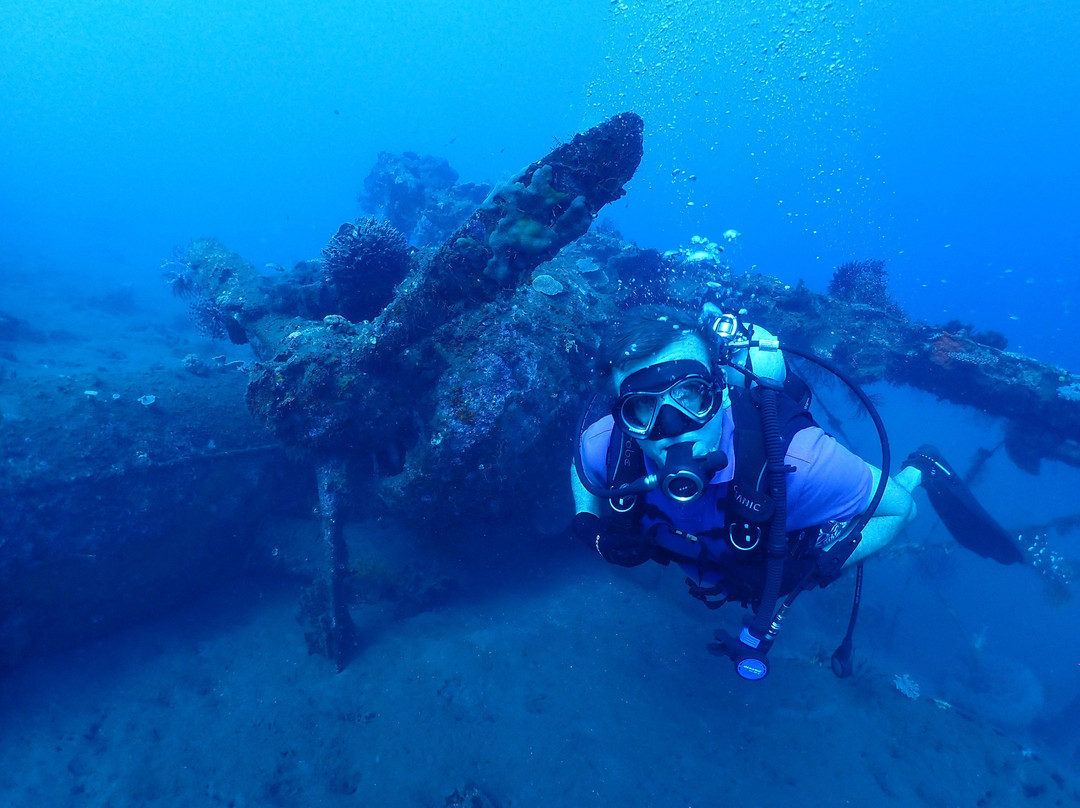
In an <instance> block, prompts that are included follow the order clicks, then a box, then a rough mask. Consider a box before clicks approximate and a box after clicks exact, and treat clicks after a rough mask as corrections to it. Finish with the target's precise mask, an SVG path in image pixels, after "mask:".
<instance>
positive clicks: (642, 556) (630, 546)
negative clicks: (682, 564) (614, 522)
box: [574, 512, 656, 567]
mask: <svg viewBox="0 0 1080 808" xmlns="http://www.w3.org/2000/svg"><path fill="white" fill-rule="evenodd" d="M574 535H575V536H577V537H578V538H579V539H581V540H582V541H583V542H585V543H586V544H590V545H592V546H593V547H595V548H596V552H598V553H600V555H601V556H602V557H603V559H604V560H605V561H609V562H610V563H612V564H618V565H619V566H620V567H636V566H637V565H638V564H644V563H645V562H646V561H648V560H649V559H650V558H652V554H653V550H654V549H656V540H655V539H653V538H652V537H651V536H646V535H644V534H643V533H641V532H640V531H638V530H632V531H621V530H611V529H610V528H608V527H605V526H604V524H603V522H602V521H601V520H600V517H599V516H597V515H596V514H592V513H586V512H582V513H579V514H577V515H576V516H574Z"/></svg>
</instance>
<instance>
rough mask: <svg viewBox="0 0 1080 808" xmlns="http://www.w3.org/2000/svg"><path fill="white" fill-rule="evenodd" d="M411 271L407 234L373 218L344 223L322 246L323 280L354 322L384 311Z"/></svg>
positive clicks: (340, 308)
mask: <svg viewBox="0 0 1080 808" xmlns="http://www.w3.org/2000/svg"><path fill="white" fill-rule="evenodd" d="M408 270H409V245H408V243H407V242H406V241H405V236H404V235H402V233H401V231H400V230H398V229H397V228H396V227H394V226H393V225H392V224H390V222H387V221H384V220H381V219H376V218H374V217H367V218H364V219H357V221H356V222H355V223H353V222H346V223H345V224H343V225H341V227H339V228H338V231H337V233H335V234H334V236H333V238H331V239H330V242H329V243H328V244H327V245H326V246H325V247H324V248H323V275H324V280H325V282H326V284H327V286H328V287H330V289H331V290H332V292H333V295H334V297H335V299H336V302H337V308H338V313H339V314H341V315H342V316H344V317H346V318H348V319H349V320H351V321H352V322H354V323H355V322H359V321H361V320H366V319H368V318H371V317H374V316H375V315H377V314H378V313H379V312H380V311H382V309H383V307H384V306H385V305H386V304H387V303H389V302H390V300H391V299H392V298H393V295H394V287H395V286H396V285H397V284H398V283H399V282H400V281H401V280H402V278H404V277H405V274H406V273H407V272H408Z"/></svg>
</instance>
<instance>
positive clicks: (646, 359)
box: [571, 303, 1023, 680]
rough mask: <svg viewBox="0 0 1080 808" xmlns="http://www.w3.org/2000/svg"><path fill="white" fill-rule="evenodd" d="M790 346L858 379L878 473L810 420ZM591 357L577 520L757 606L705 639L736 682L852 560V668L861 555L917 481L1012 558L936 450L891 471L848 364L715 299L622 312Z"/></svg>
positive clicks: (764, 661) (906, 519)
mask: <svg viewBox="0 0 1080 808" xmlns="http://www.w3.org/2000/svg"><path fill="white" fill-rule="evenodd" d="M787 353H790V354H794V355H798V356H801V357H803V358H805V359H808V360H811V361H814V362H817V363H818V364H821V365H823V366H824V367H826V368H827V369H828V370H830V371H831V372H833V373H835V374H837V375H838V376H839V377H840V378H841V380H842V381H844V382H845V383H846V384H847V385H848V386H849V387H851V388H852V391H853V392H854V393H855V394H856V395H857V396H858V397H859V398H860V400H861V401H862V402H863V405H864V406H865V407H866V408H867V410H868V412H869V413H870V415H871V418H872V419H873V420H874V423H875V426H876V427H877V429H878V433H879V437H880V438H881V444H882V463H881V468H882V469H884V472H882V470H880V469H878V468H876V467H874V466H872V465H870V464H869V463H867V462H865V461H864V460H863V459H861V458H860V457H858V456H856V455H855V454H853V453H852V452H850V451H849V450H848V449H847V448H845V447H844V446H843V445H841V444H840V443H839V442H838V441H837V440H836V439H835V438H833V437H832V436H830V435H829V434H827V433H826V432H825V431H824V430H822V429H821V428H820V427H819V426H818V425H817V424H816V423H815V422H814V419H813V417H812V416H811V414H810V412H809V404H810V398H811V395H810V390H809V387H808V386H807V385H806V383H805V382H803V381H802V380H801V379H800V378H799V377H798V376H797V375H796V374H795V373H794V372H793V371H792V369H791V368H790V367H789V365H788V363H787V360H786V358H785V354H787ZM600 364H601V367H602V368H603V369H604V370H605V371H606V372H607V373H608V374H609V380H610V394H611V395H612V397H613V399H614V404H613V406H612V407H611V409H610V411H609V414H607V415H606V416H604V417H602V418H599V419H598V420H596V421H594V422H592V423H589V411H591V410H592V405H590V408H589V411H587V412H586V415H585V417H584V419H583V421H582V426H581V429H580V430H579V435H578V441H577V447H576V451H575V458H574V464H573V467H572V469H571V484H572V488H573V493H574V502H575V516H574V521H573V532H574V534H575V535H576V536H577V537H578V538H579V539H581V540H582V541H584V542H586V543H587V544H589V545H590V546H592V547H594V548H595V549H596V551H597V552H598V553H599V554H600V555H601V556H602V557H603V558H604V559H605V560H607V561H609V562H611V563H613V564H618V565H621V566H627V567H631V566H637V565H639V564H642V563H644V562H646V561H649V560H652V561H656V562H659V563H661V564H664V565H668V564H671V563H675V564H677V565H678V566H679V567H681V568H682V570H683V571H684V572H685V573H686V575H687V576H688V577H687V579H686V583H687V585H688V587H689V589H690V594H691V595H692V596H693V597H695V598H697V599H699V600H701V601H702V602H703V603H705V604H706V605H707V606H709V607H710V608H719V607H720V606H721V605H723V604H724V603H726V602H729V601H733V602H736V603H741V604H742V605H743V606H744V607H751V608H752V610H753V612H752V616H751V617H749V619H748V620H746V621H745V625H744V627H743V629H742V631H741V633H740V634H739V636H738V637H737V638H736V637H732V636H730V635H728V634H727V633H726V632H724V631H722V630H721V631H717V632H716V634H715V637H716V640H717V642H716V643H714V644H712V645H710V650H712V651H713V652H714V653H717V654H718V655H721V656H727V657H730V658H731V659H732V660H733V662H734V663H735V669H736V671H737V673H738V674H739V675H740V676H741V677H743V678H745V679H749V680H756V679H761V678H763V677H764V676H765V675H766V674H767V673H768V670H769V661H768V651H769V648H770V647H771V646H772V643H773V641H774V640H775V638H776V634H777V632H778V631H779V628H780V626H781V623H782V622H783V618H784V614H785V613H786V611H787V609H788V608H789V607H790V606H791V604H792V602H793V601H794V599H795V597H796V596H797V595H798V594H799V593H800V592H802V591H805V590H807V589H813V588H815V587H819V586H826V585H828V584H829V583H831V582H832V581H834V580H836V578H837V577H839V575H840V574H841V572H842V571H843V570H844V569H846V568H849V567H856V568H857V570H858V575H857V579H856V587H855V591H856V594H855V602H854V605H853V607H852V613H851V619H850V620H849V623H848V631H847V635H846V636H845V638H844V641H843V642H842V643H841V646H840V648H838V649H837V652H836V654H834V656H833V660H832V661H833V669H834V671H835V672H836V674H837V675H838V676H848V675H850V674H851V637H852V633H853V630H854V626H855V618H856V615H857V612H858V604H859V598H860V595H861V588H862V586H861V585H862V561H863V559H865V558H866V557H867V556H869V555H871V554H873V553H875V552H877V551H878V550H881V549H882V548H883V547H885V546H886V545H887V544H888V543H889V542H891V541H892V540H893V539H894V538H896V536H897V535H899V533H900V532H901V531H902V530H903V529H904V527H905V526H906V525H907V524H908V523H910V522H911V520H912V519H913V518H914V517H915V514H916V508H915V503H914V500H913V498H912V492H913V491H914V489H915V488H916V487H917V486H920V485H922V486H923V487H924V488H925V489H926V490H927V493H928V494H929V495H930V499H931V504H932V505H933V506H934V508H935V510H936V511H937V512H938V513H939V514H940V515H941V516H942V521H943V522H944V523H945V525H946V527H947V528H949V530H950V532H952V533H953V534H954V535H955V536H956V537H957V539H958V540H959V541H960V542H961V543H962V544H963V545H964V546H966V547H968V548H969V549H972V550H974V551H975V552H977V553H979V554H980V555H983V556H986V557H990V558H994V559H995V560H997V561H1000V562H1002V563H1006V564H1009V563H1014V562H1018V561H1022V560H1023V556H1022V555H1021V553H1020V550H1019V548H1018V546H1017V545H1016V543H1015V541H1014V540H1013V539H1012V537H1011V536H1009V535H1008V534H1007V533H1006V532H1005V531H1004V529H1003V528H1001V527H1000V526H999V525H998V524H997V523H996V522H995V521H994V520H993V519H992V518H991V517H990V516H989V515H988V514H987V513H986V511H985V510H983V509H982V508H981V507H980V506H979V505H978V503H977V502H976V501H975V500H974V499H973V498H972V496H971V494H970V492H969V491H968V490H967V488H966V486H965V485H964V484H963V482H962V481H961V480H960V478H959V477H958V475H956V474H955V472H954V471H953V470H952V468H951V467H950V466H949V464H948V463H946V462H945V460H944V459H943V458H942V457H941V456H940V455H939V454H938V452H937V451H936V450H935V449H934V448H933V447H930V446H924V447H921V448H920V449H919V450H917V451H916V452H914V453H912V455H911V456H910V457H909V458H908V459H907V460H906V461H905V462H904V464H903V468H902V469H901V471H900V472H899V473H898V474H896V475H895V476H893V477H889V475H888V467H889V448H888V441H887V439H886V437H885V433H884V426H883V425H882V424H881V419H880V418H879V417H878V415H877V412H876V410H875V409H874V407H873V404H872V403H871V402H870V400H869V399H868V398H867V397H866V396H865V394H864V393H863V392H862V390H861V389H859V387H858V386H857V385H856V384H855V383H854V382H852V381H851V380H850V379H849V378H848V377H847V376H846V374H844V373H843V371H841V370H840V369H839V368H836V367H835V366H833V365H832V364H831V363H828V362H826V361H825V360H822V359H820V358H818V357H815V356H814V355H813V354H810V353H808V352H804V351H801V350H799V349H797V348H794V347H792V346H788V345H783V346H781V345H780V343H779V342H778V340H777V339H776V338H775V337H773V336H772V335H771V334H769V333H768V332H767V331H765V330H764V329H762V328H761V327H760V326H754V325H751V324H748V323H742V322H740V321H739V320H738V319H737V318H736V317H735V316H733V315H730V314H722V313H721V311H720V309H718V308H717V307H716V306H715V305H713V304H711V303H710V304H706V305H705V307H704V309H703V313H702V315H701V317H699V318H695V317H693V316H691V315H689V314H687V313H685V312H683V311H680V310H677V309H674V308H669V307H661V306H643V307H641V308H639V309H635V310H633V311H631V312H628V313H627V314H626V315H625V317H624V318H623V320H622V321H621V322H620V323H618V324H617V325H616V326H615V327H614V329H613V333H612V334H611V336H610V339H609V340H608V341H607V344H606V346H605V347H604V349H603V350H602V355H601V356H600ZM594 400H595V399H594ZM782 598H783V600H781V599H782Z"/></svg>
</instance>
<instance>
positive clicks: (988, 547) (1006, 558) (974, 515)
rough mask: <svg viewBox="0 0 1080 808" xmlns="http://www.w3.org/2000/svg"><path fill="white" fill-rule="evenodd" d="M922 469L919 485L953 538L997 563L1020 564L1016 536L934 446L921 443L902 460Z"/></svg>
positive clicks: (906, 463)
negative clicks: (976, 496) (997, 518)
mask: <svg viewBox="0 0 1080 808" xmlns="http://www.w3.org/2000/svg"><path fill="white" fill-rule="evenodd" d="M904 466H915V467H916V468H917V469H919V471H921V472H922V487H923V488H924V489H926V493H927V495H928V496H929V497H930V504H931V505H932V506H933V507H934V510H935V511H936V512H937V515H938V516H939V517H940V518H941V521H942V523H943V524H944V525H945V527H946V528H947V529H948V531H949V533H951V534H952V537H953V538H954V539H956V541H957V542H959V543H960V545H961V546H963V547H966V548H967V549H969V550H971V551H972V552H973V553H977V554H978V555H981V556H982V557H983V558H991V559H993V560H994V561H997V562H998V563H999V564H1022V563H1023V562H1024V554H1023V553H1022V552H1021V551H1020V546H1019V545H1018V544H1017V542H1016V539H1015V538H1013V537H1012V536H1011V535H1009V533H1007V532H1006V530H1005V528H1003V527H1002V526H1001V525H1000V524H998V522H997V520H996V519H994V517H992V516H991V515H990V514H989V513H987V512H986V509H985V508H983V506H982V505H980V504H979V503H978V502H977V501H976V500H975V497H974V496H972V494H971V491H970V490H969V489H968V487H967V486H966V485H965V484H964V481H963V480H961V479H960V477H959V475H957V473H956V472H955V471H953V469H952V466H950V465H949V464H948V463H947V462H945V459H944V458H943V457H942V456H941V454H940V453H939V452H938V450H937V449H935V448H934V447H933V446H921V447H919V448H918V449H917V450H916V451H914V452H912V454H911V455H910V456H909V457H908V459H907V460H905V461H904Z"/></svg>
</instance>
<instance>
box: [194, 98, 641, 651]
mask: <svg viewBox="0 0 1080 808" xmlns="http://www.w3.org/2000/svg"><path fill="white" fill-rule="evenodd" d="M642 129H643V124H642V120H641V118H640V117H638V116H637V115H635V114H633V113H623V114H621V115H616V116H615V117H613V118H610V119H608V120H607V121H604V122H603V123H601V124H600V125H598V126H596V127H594V128H592V129H590V130H588V131H587V132H585V133H583V134H580V135H576V136H575V137H574V138H573V139H572V140H571V141H570V142H569V143H565V144H562V145H560V146H558V147H557V148H556V149H554V150H553V151H552V152H551V153H550V154H548V155H547V156H546V157H544V158H542V159H541V160H538V161H537V162H535V163H532V164H530V165H529V166H527V167H526V168H525V169H523V170H522V171H521V172H519V173H518V174H517V175H515V176H514V177H512V178H510V179H509V180H508V181H507V182H505V183H502V184H501V185H499V186H496V187H495V188H494V189H493V190H492V191H491V193H490V194H489V195H488V196H487V198H486V199H485V200H484V202H483V203H482V204H481V205H480V206H479V207H478V208H477V209H476V210H475V212H473V214H472V215H471V216H470V217H469V218H468V219H467V220H466V221H465V222H464V224H462V225H461V226H460V227H459V228H458V229H457V230H456V231H455V232H454V233H453V234H452V235H451V236H450V237H449V238H448V239H447V240H446V242H445V243H444V244H443V246H442V247H441V248H440V249H439V250H438V251H436V252H435V253H434V254H427V255H422V256H419V255H418V256H416V257H414V260H413V261H412V265H411V269H410V271H409V273H408V275H407V277H406V278H405V279H404V281H403V282H402V283H400V284H399V285H398V286H397V289H396V295H395V297H394V298H393V299H392V300H390V301H389V302H388V304H387V305H386V306H385V308H383V310H382V311H381V313H378V315H377V316H375V317H374V318H373V320H371V321H370V322H368V321H366V320H363V321H361V318H362V317H368V316H371V315H372V314H374V313H375V307H374V305H373V303H374V299H372V300H366V299H365V300H362V301H361V300H357V301H355V302H356V305H348V306H346V305H343V304H344V303H345V302H346V301H345V300H343V299H342V297H341V288H342V279H348V281H349V283H350V284H353V282H354V281H355V280H356V279H357V277H358V273H357V271H356V269H355V268H356V267H357V266H360V267H363V266H364V265H365V264H370V263H371V262H373V261H374V262H377V261H378V260H382V259H383V258H386V257H387V256H388V255H389V256H391V257H393V256H394V255H397V256H398V257H399V258H400V256H401V254H402V251H403V250H404V239H402V238H400V235H394V234H395V233H396V231H394V230H393V228H392V226H390V225H385V226H382V225H379V224H377V223H373V222H371V221H370V220H364V221H363V222H361V223H358V224H357V225H355V226H354V225H345V226H343V227H342V229H340V230H339V231H338V233H337V235H336V236H335V237H334V239H332V240H331V244H330V246H328V248H327V251H326V252H325V253H324V265H325V270H324V277H326V278H327V279H328V280H330V281H331V283H332V284H333V285H334V286H335V287H336V288H335V292H336V293H337V296H338V301H337V302H338V304H339V306H338V309H339V311H338V312H337V313H334V314H329V315H327V316H325V317H323V318H322V319H321V321H319V320H312V319H307V318H305V317H304V313H305V312H304V310H303V309H302V308H301V307H300V306H298V305H295V304H296V301H297V300H298V298H297V297H296V296H295V295H293V296H290V295H289V294H285V293H282V292H281V291H280V287H281V286H282V284H287V283H288V280H289V276H288V274H287V273H286V274H285V275H284V276H283V275H281V274H278V275H277V276H275V277H272V278H266V277H263V276H261V275H260V274H259V273H258V272H257V271H256V270H255V269H254V267H253V266H252V265H251V264H249V263H248V262H246V261H244V260H243V259H241V258H239V257H238V256H235V255H233V254H231V253H229V252H228V250H226V249H225V248H224V247H222V246H221V245H220V244H217V243H216V242H212V241H202V242H196V243H195V244H193V245H192V246H191V247H190V248H189V250H188V256H187V259H186V260H185V261H184V262H183V264H184V265H185V266H186V268H187V269H186V270H180V271H174V272H173V276H174V277H184V278H185V280H184V288H185V289H191V290H194V292H195V293H196V294H197V295H198V296H199V299H201V300H206V301H208V304H207V306H205V308H208V309H210V310H213V311H216V312H221V318H220V319H221V320H222V322H225V323H227V324H228V325H227V330H228V333H229V334H230V336H232V334H233V331H232V329H234V328H235V329H240V330H242V331H243V333H244V335H245V337H246V338H248V339H250V341H251V343H252V346H253V347H254V349H255V351H256V354H257V356H258V357H259V359H260V362H259V363H258V364H257V366H256V367H255V369H254V370H253V371H252V373H251V376H250V383H249V385H248V390H247V404H248V408H249V410H250V411H251V413H252V414H253V415H254V416H255V418H256V420H258V421H259V422H261V423H262V424H264V425H265V426H266V427H267V428H268V429H269V430H270V431H271V432H272V433H273V434H274V435H275V436H276V437H277V438H278V439H280V440H281V441H282V442H284V443H285V444H286V445H288V446H290V447H292V448H294V449H300V450H303V451H304V452H306V453H307V455H308V457H309V458H310V459H311V460H312V462H313V463H314V464H315V467H316V469H317V470H318V477H319V490H320V514H321V519H322V522H323V536H324V543H325V544H326V546H327V548H328V560H327V565H328V566H327V574H326V576H324V580H323V581H322V582H321V583H319V584H318V585H317V587H316V589H315V590H314V591H313V592H309V595H308V601H307V607H306V609H305V611H306V612H307V613H309V616H311V617H313V618H314V621H315V623H316V624H317V625H319V626H321V627H322V631H323V633H324V635H325V636H324V637H323V638H322V639H321V640H319V641H318V642H315V643H311V644H312V645H313V647H317V648H318V649H320V650H322V651H324V652H325V653H327V655H328V656H330V657H331V658H333V659H334V660H335V662H336V663H337V664H338V666H339V669H340V667H342V666H343V664H344V659H345V656H346V650H347V647H348V645H349V643H350V642H351V634H352V632H351V623H350V622H349V616H348V611H347V609H346V608H345V607H344V605H343V600H342V596H341V593H342V591H343V590H342V586H343V576H344V575H345V573H346V571H347V569H348V559H347V558H346V557H345V555H346V550H345V545H344V543H343V542H341V541H339V540H337V538H335V537H339V533H338V531H337V529H336V527H335V525H336V520H337V508H338V498H339V496H340V492H341V491H342V490H343V489H344V488H345V485H346V477H347V475H348V473H349V465H348V464H346V463H344V462H341V461H339V460H338V458H340V457H341V455H342V452H348V451H350V450H353V451H374V452H375V453H376V454H377V456H381V458H382V463H381V465H383V466H384V467H385V466H387V465H390V466H392V467H394V468H393V469H392V470H395V471H399V470H400V463H395V462H394V461H393V458H395V457H400V456H402V455H403V454H404V453H403V452H402V451H401V449H400V448H399V447H400V446H405V445H414V444H416V443H417V435H418V432H419V431H420V430H419V429H418V427H417V423H418V421H420V420H421V417H422V414H421V412H420V407H422V406H425V405H426V404H427V402H429V401H430V397H431V388H432V387H433V383H434V381H435V378H436V377H437V375H438V373H439V371H440V370H441V366H440V363H439V361H438V354H437V352H436V351H435V350H434V348H433V346H431V345H428V346H427V347H424V346H422V345H421V342H422V341H423V340H424V339H426V338H428V337H430V336H431V335H432V334H434V333H435V332H436V330H438V329H440V328H441V327H443V326H445V325H448V324H450V323H453V322H457V321H461V320H462V319H464V318H466V316H467V315H469V314H475V313H476V312H477V311H479V310H481V309H482V308H484V307H487V306H493V307H494V311H497V310H498V308H499V307H498V304H497V302H496V301H497V300H498V299H499V298H500V296H505V295H506V293H507V292H509V291H512V290H514V289H515V288H516V287H517V286H518V284H519V279H520V278H522V277H527V276H528V274H529V273H531V271H532V270H533V269H535V268H536V267H537V266H538V265H540V264H541V263H543V262H544V261H547V260H550V259H551V258H553V257H554V256H555V255H556V254H558V252H559V251H560V250H561V249H562V248H563V247H565V246H566V245H567V244H570V243H571V242H573V241H575V240H576V239H577V238H579V237H580V236H581V235H583V234H584V233H585V232H586V231H587V230H588V229H589V226H590V225H591V223H592V221H593V219H594V217H595V216H596V214H597V213H598V212H599V210H600V209H601V208H602V207H603V206H604V205H606V204H607V203H608V202H611V201H613V200H615V199H618V198H619V197H620V196H622V195H623V193H624V191H623V186H624V185H625V183H626V182H627V181H629V179H630V178H631V177H632V176H633V173H634V171H635V170H636V169H637V166H638V163H639V162H640V160H641V156H642V149H643V147H642ZM361 231H363V232H361ZM376 231H378V232H376ZM368 232H370V233H372V234H373V238H370V239H367V238H363V237H362V236H364V235H365V233H368ZM375 253H377V255H375ZM391 263H395V262H394V261H391ZM395 265H396V264H395ZM339 269H340V271H339ZM309 275H310V273H309ZM550 280H551V281H552V283H558V281H555V279H553V278H552V279H550ZM548 288H549V289H550V288H552V287H551V286H550V285H549V287H548ZM309 298H310V296H309ZM568 330H570V329H568ZM571 333H572V330H571ZM234 341H237V340H235V339H234ZM538 361H539V359H538ZM461 416H462V418H466V419H467V418H470V417H475V415H474V416H469V415H468V413H467V412H466V411H464V410H463V411H461ZM481 426H482V428H483V429H484V430H485V431H489V430H492V429H495V428H496V424H495V423H494V421H487V422H483V423H482V425H481ZM481 468H482V466H481ZM320 603H322V605H325V607H326V608H325V609H323V610H321V611H320V609H319V608H318V607H319V605H320ZM320 615H321V616H320ZM309 639H310V638H309Z"/></svg>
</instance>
